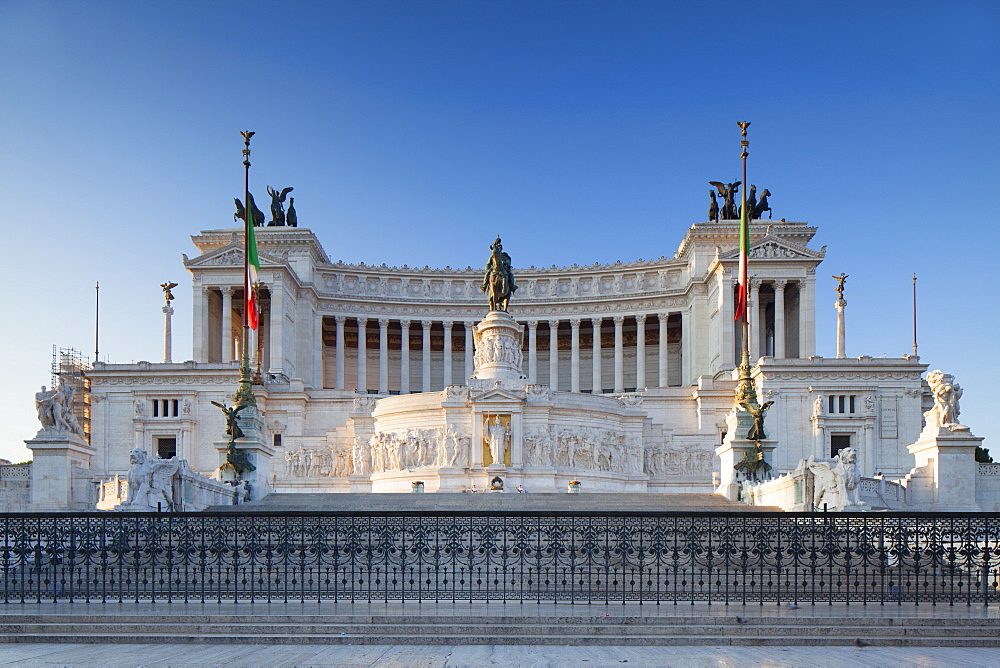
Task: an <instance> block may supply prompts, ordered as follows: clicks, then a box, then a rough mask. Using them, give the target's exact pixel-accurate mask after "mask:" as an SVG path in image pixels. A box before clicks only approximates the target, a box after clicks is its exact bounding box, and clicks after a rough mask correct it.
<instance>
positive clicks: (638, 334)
mask: <svg viewBox="0 0 1000 668" xmlns="http://www.w3.org/2000/svg"><path fill="white" fill-rule="evenodd" d="M645 387H646V316H645V315H644V314H642V315H637V316H635V389H636V391H638V392H642V390H643V389H645Z"/></svg>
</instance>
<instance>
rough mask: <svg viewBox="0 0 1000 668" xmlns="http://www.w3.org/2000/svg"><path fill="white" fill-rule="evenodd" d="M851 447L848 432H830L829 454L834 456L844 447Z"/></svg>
mask: <svg viewBox="0 0 1000 668" xmlns="http://www.w3.org/2000/svg"><path fill="white" fill-rule="evenodd" d="M849 447H851V435H850V434H830V456H831V457H836V456H837V453H839V452H840V451H841V450H843V449H844V448H849Z"/></svg>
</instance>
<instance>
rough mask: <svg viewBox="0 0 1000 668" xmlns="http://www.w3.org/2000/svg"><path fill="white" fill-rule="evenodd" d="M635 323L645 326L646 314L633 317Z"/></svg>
mask: <svg viewBox="0 0 1000 668" xmlns="http://www.w3.org/2000/svg"><path fill="white" fill-rule="evenodd" d="M635 322H636V324H639V325H645V324H646V314H645V313H640V314H639V315H637V316H635Z"/></svg>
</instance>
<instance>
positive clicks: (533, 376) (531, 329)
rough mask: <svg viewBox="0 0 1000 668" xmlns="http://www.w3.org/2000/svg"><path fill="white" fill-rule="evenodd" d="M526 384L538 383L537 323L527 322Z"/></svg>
mask: <svg viewBox="0 0 1000 668" xmlns="http://www.w3.org/2000/svg"><path fill="white" fill-rule="evenodd" d="M528 382H529V383H537V382H538V321H537V320H529V321H528Z"/></svg>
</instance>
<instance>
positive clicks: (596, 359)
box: [590, 318, 604, 394]
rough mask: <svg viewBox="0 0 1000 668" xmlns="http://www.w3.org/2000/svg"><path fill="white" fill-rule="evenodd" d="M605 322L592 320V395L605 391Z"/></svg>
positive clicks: (598, 319) (596, 319) (597, 319)
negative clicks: (603, 371)
mask: <svg viewBox="0 0 1000 668" xmlns="http://www.w3.org/2000/svg"><path fill="white" fill-rule="evenodd" d="M603 322H604V318H591V319H590V324H591V325H592V326H593V328H594V339H593V345H592V346H591V350H592V351H593V352H592V353H591V360H592V362H591V370H592V374H591V376H592V378H593V380H591V381H590V385H591V388H592V389H591V390H590V391H591V393H593V394H600V393H601V392H602V391H603V389H604V388H603V385H604V380H603V379H602V378H601V323H603Z"/></svg>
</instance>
